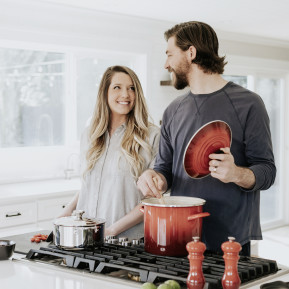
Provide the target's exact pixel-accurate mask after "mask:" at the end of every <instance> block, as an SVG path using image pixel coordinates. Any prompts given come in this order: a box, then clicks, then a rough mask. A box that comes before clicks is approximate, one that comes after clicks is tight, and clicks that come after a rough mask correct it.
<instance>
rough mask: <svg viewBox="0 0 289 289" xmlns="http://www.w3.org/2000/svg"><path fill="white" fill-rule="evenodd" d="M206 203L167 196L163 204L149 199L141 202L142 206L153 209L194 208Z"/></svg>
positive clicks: (187, 198) (190, 198)
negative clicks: (152, 207)
mask: <svg viewBox="0 0 289 289" xmlns="http://www.w3.org/2000/svg"><path fill="white" fill-rule="evenodd" d="M205 203H206V201H205V200H204V199H200V198H193V197H181V196H173V197H171V196H169V197H163V204H161V203H160V199H158V198H149V199H144V200H142V204H144V205H147V206H155V207H194V206H202V205H204V204H205Z"/></svg>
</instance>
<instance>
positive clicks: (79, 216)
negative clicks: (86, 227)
mask: <svg viewBox="0 0 289 289" xmlns="http://www.w3.org/2000/svg"><path fill="white" fill-rule="evenodd" d="M74 214H75V216H76V219H75V220H76V221H82V215H83V214H84V211H83V210H76V211H75V212H74Z"/></svg>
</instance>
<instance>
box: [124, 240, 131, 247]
mask: <svg viewBox="0 0 289 289" xmlns="http://www.w3.org/2000/svg"><path fill="white" fill-rule="evenodd" d="M123 243H124V246H125V247H130V246H131V242H130V241H125V242H123Z"/></svg>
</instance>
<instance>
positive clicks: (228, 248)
mask: <svg viewBox="0 0 289 289" xmlns="http://www.w3.org/2000/svg"><path fill="white" fill-rule="evenodd" d="M228 239H229V241H227V242H224V243H223V244H222V250H223V252H224V256H223V258H224V260H225V272H224V275H223V278H222V286H223V288H224V289H238V288H239V287H240V284H241V280H240V277H239V274H238V260H239V259H240V257H239V252H240V251H241V249H242V247H241V245H240V244H239V243H238V242H235V238H234V237H228Z"/></svg>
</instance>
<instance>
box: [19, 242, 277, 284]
mask: <svg viewBox="0 0 289 289" xmlns="http://www.w3.org/2000/svg"><path fill="white" fill-rule="evenodd" d="M24 259H25V261H28V262H37V263H42V264H46V265H50V266H57V267H58V268H65V269H67V270H78V271H85V272H87V273H90V274H92V275H93V274H95V276H97V275H98V274H104V275H108V276H113V277H116V278H122V279H130V280H134V281H136V282H152V283H155V284H159V283H162V282H164V281H165V280H168V279H174V280H177V281H178V282H179V283H180V284H181V285H182V286H183V287H182V288H186V278H187V276H188V273H189V260H188V258H187V257H167V256H157V255H152V254H150V253H147V252H145V251H144V246H143V244H142V243H140V244H135V245H131V246H123V245H119V244H111V243H104V245H102V246H100V247H97V248H95V249H93V250H86V251H67V250H61V249H59V248H57V247H56V246H54V245H52V244H50V245H49V246H48V247H41V248H39V249H31V250H30V251H29V252H28V254H26V257H25V258H24ZM224 268H225V267H224V260H223V257H222V256H221V255H215V254H212V253H209V252H205V259H204V261H203V273H204V276H205V280H206V287H205V288H208V289H219V288H222V283H221V280H222V276H223V274H224ZM281 271H282V270H280V268H278V266H277V263H276V261H273V260H267V259H261V258H256V257H243V256H241V257H240V260H239V262H238V272H239V276H240V279H241V282H242V284H241V286H243V287H244V286H245V285H246V284H250V283H252V282H254V281H256V280H260V279H262V280H263V279H264V278H266V277H268V276H271V275H272V276H274V277H275V276H276V274H278V273H280V272H281Z"/></svg>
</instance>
